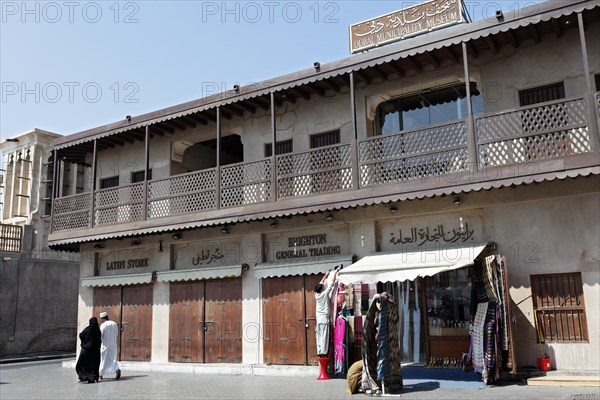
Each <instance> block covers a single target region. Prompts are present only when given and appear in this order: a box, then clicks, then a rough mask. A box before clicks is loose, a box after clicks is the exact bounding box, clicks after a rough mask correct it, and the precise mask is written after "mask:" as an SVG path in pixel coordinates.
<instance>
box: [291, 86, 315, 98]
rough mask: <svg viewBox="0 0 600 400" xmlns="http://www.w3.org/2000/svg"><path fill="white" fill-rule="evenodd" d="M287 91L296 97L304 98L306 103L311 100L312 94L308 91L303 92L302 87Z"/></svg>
mask: <svg viewBox="0 0 600 400" xmlns="http://www.w3.org/2000/svg"><path fill="white" fill-rule="evenodd" d="M287 91H288V92H290V93H293V94H294V95H296V97H302V98H303V99H304V100H306V101H308V100H310V93H308V92H307V91H306V90H303V89H302V88H300V87H296V88H291V89H287Z"/></svg>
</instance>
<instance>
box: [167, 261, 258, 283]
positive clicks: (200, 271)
mask: <svg viewBox="0 0 600 400" xmlns="http://www.w3.org/2000/svg"><path fill="white" fill-rule="evenodd" d="M246 269H248V265H246V264H239V265H229V266H222V267H208V268H196V269H184V270H172V271H161V272H157V273H156V280H157V281H158V282H185V281H199V280H203V279H223V278H237V277H240V276H242V273H243V272H244V271H245V270H246Z"/></svg>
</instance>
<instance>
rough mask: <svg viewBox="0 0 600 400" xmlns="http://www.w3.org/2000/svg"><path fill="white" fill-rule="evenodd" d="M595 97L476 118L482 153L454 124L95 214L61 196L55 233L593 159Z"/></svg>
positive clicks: (293, 158) (112, 203) (151, 188)
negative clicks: (516, 166) (460, 174)
mask: <svg viewBox="0 0 600 400" xmlns="http://www.w3.org/2000/svg"><path fill="white" fill-rule="evenodd" d="M590 98H593V101H594V102H595V104H594V105H593V107H587V106H588V105H587V103H586V100H585V99H584V98H569V99H561V100H558V101H552V102H547V103H542V104H536V105H533V106H528V107H520V108H516V109H514V110H509V111H504V112H500V113H493V114H486V115H480V116H477V117H475V119H474V121H475V123H474V131H475V134H474V135H473V136H472V137H473V140H474V142H475V143H474V145H475V146H474V148H475V149H477V150H476V153H477V154H475V155H473V154H469V143H468V137H469V135H470V134H469V132H468V128H467V123H466V121H465V120H456V121H451V122H447V123H443V124H438V125H433V126H427V127H424V128H420V129H414V130H410V131H402V132H398V133H395V134H391V135H385V136H376V137H370V138H365V139H362V140H360V141H358V143H357V145H356V146H354V144H348V143H345V144H337V145H332V146H326V147H320V148H316V149H312V150H309V151H305V152H300V153H288V154H281V155H278V156H277V157H276V163H277V168H276V171H277V175H276V176H275V177H273V171H274V168H273V165H272V159H271V158H266V159H263V160H259V161H251V162H242V163H237V164H231V165H226V166H221V167H219V168H209V169H205V170H201V171H196V172H190V173H185V174H181V175H177V176H172V177H169V178H165V179H156V180H152V181H148V182H143V183H136V184H131V185H124V186H119V187H116V188H109V189H102V190H98V191H96V192H95V194H94V196H95V197H94V200H95V202H94V210H93V212H92V210H91V206H92V202H91V199H92V197H91V196H92V194H91V193H83V194H78V195H75V196H66V197H61V198H57V199H55V200H54V215H53V221H52V224H53V225H52V226H53V230H54V231H62V230H69V229H81V228H88V227H91V226H92V225H91V220H90V216H91V215H94V226H96V225H97V226H105V225H111V224H120V223H128V222H135V221H141V220H144V218H145V219H154V218H161V217H168V216H174V215H181V214H188V213H196V212H202V211H207V210H218V209H221V208H231V207H239V206H245V205H251V204H258V203H264V202H273V201H277V200H283V199H288V198H293V197H300V196H318V195H322V194H328V193H333V192H340V191H349V190H360V189H363V188H369V187H374V186H377V185H386V184H394V183H402V182H407V181H414V180H418V179H421V180H422V179H424V178H427V177H436V176H444V175H447V174H455V173H456V172H460V171H464V170H468V169H469V168H470V167H471V168H473V167H474V168H476V169H486V168H493V167H500V166H505V165H510V164H515V163H528V162H532V161H539V160H547V159H552V158H561V157H566V156H570V155H576V154H583V153H590V152H595V151H598V150H597V149H596V148H595V147H596V146H595V145H594V143H593V140H592V138H591V137H590V129H589V127H588V119H589V118H588V113H586V109H588V110H594V109H595V110H597V113H598V114H600V92H599V93H595V94H594V96H591V97H590ZM597 118H598V117H597V116H595V117H594V120H596V122H598V121H597ZM353 153H356V154H353ZM470 156H471V157H470ZM469 160H476V165H475V166H472V165H471V166H470V165H469ZM357 171H358V173H356V172H357ZM273 178H275V179H273ZM356 180H358V182H356ZM217 183H218V185H217ZM273 185H276V187H273ZM398 190H399V191H401V190H402V189H401V188H399V189H398ZM144 195H147V200H145V196H144ZM145 201H146V203H144V202H145ZM144 207H146V208H145V209H144Z"/></svg>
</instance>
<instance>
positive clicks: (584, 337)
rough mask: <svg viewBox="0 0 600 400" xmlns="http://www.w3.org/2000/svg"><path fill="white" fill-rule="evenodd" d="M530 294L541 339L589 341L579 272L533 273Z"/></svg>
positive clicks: (543, 340)
mask: <svg viewBox="0 0 600 400" xmlns="http://www.w3.org/2000/svg"><path fill="white" fill-rule="evenodd" d="M531 295H532V297H533V307H534V318H536V319H537V321H536V325H537V327H538V331H539V332H538V340H539V341H541V342H587V341H588V332H587V323H586V318H585V304H584V301H583V285H582V282H581V273H580V272H574V273H565V274H545V275H531Z"/></svg>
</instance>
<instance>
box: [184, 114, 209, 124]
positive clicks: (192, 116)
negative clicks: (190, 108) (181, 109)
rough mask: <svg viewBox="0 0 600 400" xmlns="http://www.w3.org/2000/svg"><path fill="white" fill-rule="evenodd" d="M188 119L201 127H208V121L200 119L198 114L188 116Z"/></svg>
mask: <svg viewBox="0 0 600 400" xmlns="http://www.w3.org/2000/svg"><path fill="white" fill-rule="evenodd" d="M188 117H189V118H190V119H192V120H194V121H196V122H198V123H200V124H202V125H208V120H207V119H206V118H202V116H201V114H200V113H195V114H190V115H188Z"/></svg>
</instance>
